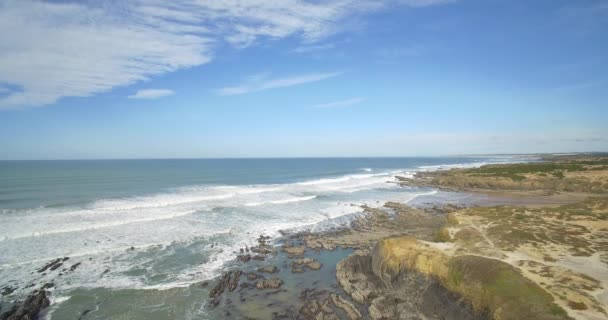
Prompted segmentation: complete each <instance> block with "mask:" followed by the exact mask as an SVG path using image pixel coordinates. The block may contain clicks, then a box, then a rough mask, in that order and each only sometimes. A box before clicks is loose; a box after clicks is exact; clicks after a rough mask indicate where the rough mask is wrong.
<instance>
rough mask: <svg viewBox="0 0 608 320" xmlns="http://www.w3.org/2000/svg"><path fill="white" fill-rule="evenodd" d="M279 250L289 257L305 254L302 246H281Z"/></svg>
mask: <svg viewBox="0 0 608 320" xmlns="http://www.w3.org/2000/svg"><path fill="white" fill-rule="evenodd" d="M281 250H283V252H285V253H287V254H288V255H289V256H290V257H300V256H302V255H303V254H304V252H306V248H305V247H303V246H283V248H282V249H281Z"/></svg>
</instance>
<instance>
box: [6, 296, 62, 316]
mask: <svg viewBox="0 0 608 320" xmlns="http://www.w3.org/2000/svg"><path fill="white" fill-rule="evenodd" d="M49 304H50V301H49V292H48V291H46V290H36V291H34V292H32V293H31V294H30V295H29V296H27V298H25V300H24V301H21V302H17V303H16V304H15V305H14V306H13V308H12V309H11V310H9V311H8V312H7V313H5V314H3V315H2V316H1V317H0V319H2V320H35V319H38V318H39V314H40V312H41V311H42V310H43V309H45V308H46V307H48V306H49Z"/></svg>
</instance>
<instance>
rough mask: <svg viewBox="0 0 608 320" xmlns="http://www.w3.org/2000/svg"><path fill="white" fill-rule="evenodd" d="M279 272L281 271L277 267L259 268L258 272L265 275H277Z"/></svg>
mask: <svg viewBox="0 0 608 320" xmlns="http://www.w3.org/2000/svg"><path fill="white" fill-rule="evenodd" d="M278 271H279V269H278V268H277V267H275V266H269V267H262V268H258V272H264V273H276V272H278Z"/></svg>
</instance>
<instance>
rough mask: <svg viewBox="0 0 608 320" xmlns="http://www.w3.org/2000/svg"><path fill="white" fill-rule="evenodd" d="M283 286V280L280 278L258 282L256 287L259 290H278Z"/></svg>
mask: <svg viewBox="0 0 608 320" xmlns="http://www.w3.org/2000/svg"><path fill="white" fill-rule="evenodd" d="M281 285H283V280H281V279H279V278H272V279H268V280H262V281H258V282H257V283H256V284H255V287H256V288H258V289H278V288H280V287H281Z"/></svg>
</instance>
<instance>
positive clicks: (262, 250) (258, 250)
mask: <svg viewBox="0 0 608 320" xmlns="http://www.w3.org/2000/svg"><path fill="white" fill-rule="evenodd" d="M250 251H251V252H253V253H257V254H270V253H272V250H270V249H268V248H264V247H253V248H251V249H250Z"/></svg>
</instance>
